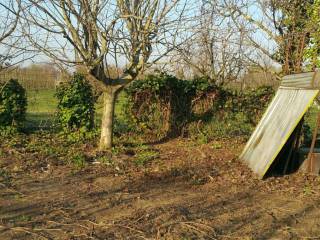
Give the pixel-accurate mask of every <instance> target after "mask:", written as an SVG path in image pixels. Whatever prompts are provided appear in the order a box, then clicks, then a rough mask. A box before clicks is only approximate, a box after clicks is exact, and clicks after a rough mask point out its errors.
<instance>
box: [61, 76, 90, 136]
mask: <svg viewBox="0 0 320 240" xmlns="http://www.w3.org/2000/svg"><path fill="white" fill-rule="evenodd" d="M56 97H57V98H58V101H59V102H58V120H59V123H60V124H61V127H62V129H63V131H65V132H70V131H79V132H81V133H86V132H87V131H90V130H92V128H93V126H94V103H95V99H94V96H93V93H92V88H91V85H90V84H89V82H88V81H87V80H86V79H85V77H84V76H83V75H81V74H74V75H73V76H72V77H71V79H70V80H69V81H67V82H64V83H61V85H60V86H59V87H58V88H57V92H56Z"/></svg>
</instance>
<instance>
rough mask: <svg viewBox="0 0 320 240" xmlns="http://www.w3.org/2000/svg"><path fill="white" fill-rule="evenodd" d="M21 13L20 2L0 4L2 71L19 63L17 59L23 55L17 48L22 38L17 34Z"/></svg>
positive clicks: (10, 1) (15, 0)
mask: <svg viewBox="0 0 320 240" xmlns="http://www.w3.org/2000/svg"><path fill="white" fill-rule="evenodd" d="M20 11H21V2H20V0H7V1H3V2H0V13H1V14H0V71H2V70H4V69H6V68H8V67H10V66H12V65H13V64H14V63H17V62H19V60H17V58H18V57H19V56H20V55H21V54H22V51H20V50H19V49H18V46H17V42H18V41H19V40H20V37H19V36H18V35H17V34H16V32H15V31H16V29H17V26H18V22H19V14H20Z"/></svg>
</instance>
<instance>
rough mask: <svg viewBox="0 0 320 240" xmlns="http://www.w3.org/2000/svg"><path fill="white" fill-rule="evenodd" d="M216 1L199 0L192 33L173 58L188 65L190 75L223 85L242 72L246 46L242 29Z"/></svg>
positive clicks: (245, 66) (244, 66)
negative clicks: (217, 6)
mask: <svg viewBox="0 0 320 240" xmlns="http://www.w3.org/2000/svg"><path fill="white" fill-rule="evenodd" d="M215 4H216V2H215V3H214V4H213V3H210V2H204V3H203V4H202V7H201V11H200V15H199V16H198V17H197V18H196V26H195V27H193V28H192V29H191V31H193V32H194V33H195V34H194V35H193V38H191V39H189V40H188V41H186V42H185V44H183V45H181V46H180V47H179V48H178V55H177V57H176V59H177V61H178V62H180V64H181V62H182V63H184V65H186V66H187V67H188V68H189V69H191V71H192V73H191V74H192V75H193V76H204V77H207V78H208V79H209V80H210V81H211V82H215V83H216V84H219V85H223V84H227V83H228V82H230V81H234V80H237V79H238V78H239V76H240V75H242V73H243V72H245V70H246V68H247V66H248V62H247V60H246V54H248V48H246V46H245V42H244V34H245V32H243V31H239V29H237V27H235V25H234V23H233V21H232V20H231V19H230V18H227V17H225V16H223V15H222V14H220V12H219V11H218V9H217V8H216V5H215ZM189 71H190V70H189ZM189 75H190V73H189Z"/></svg>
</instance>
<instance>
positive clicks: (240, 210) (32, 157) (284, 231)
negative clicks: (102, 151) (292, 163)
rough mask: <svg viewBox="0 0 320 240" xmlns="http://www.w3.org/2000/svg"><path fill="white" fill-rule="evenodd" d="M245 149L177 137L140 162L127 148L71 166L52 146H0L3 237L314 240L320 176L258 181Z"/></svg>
mask: <svg viewBox="0 0 320 240" xmlns="http://www.w3.org/2000/svg"><path fill="white" fill-rule="evenodd" d="M31 140H32V139H26V140H25V142H28V141H31ZM52 141H53V142H52V144H54V140H52ZM243 146H244V141H241V140H237V139H230V140H224V141H222V140H221V141H215V142H210V143H208V144H202V145H199V144H195V143H194V142H192V141H190V140H187V139H175V140H170V141H168V142H165V143H159V144H154V145H150V146H149V147H150V148H152V149H153V151H157V152H158V153H159V154H158V155H157V157H156V158H155V159H153V160H152V161H150V162H148V163H146V164H145V165H144V166H138V165H136V164H132V159H133V158H134V156H135V153H134V152H132V151H127V152H126V151H124V152H122V153H119V154H118V157H117V158H116V159H115V160H114V162H113V164H102V163H100V164H99V163H97V162H95V161H92V162H91V163H88V164H86V166H85V167H83V168H81V169H76V170H75V168H74V167H73V166H71V165H68V164H61V163H60V162H59V159H60V158H59V154H56V153H55V152H50V151H49V152H48V153H47V154H43V153H39V152H38V151H37V149H36V148H35V149H32V148H30V146H29V147H28V148H27V147H26V145H24V144H22V143H20V142H15V143H13V144H11V147H8V146H7V145H6V146H4V145H2V148H1V154H0V167H1V174H0V239H1V240H5V239H26V240H28V239H320V191H319V190H320V184H319V183H320V178H319V177H314V176H308V175H305V174H302V173H296V174H293V175H290V176H284V177H277V178H275V177H272V178H268V179H266V180H263V181H262V180H259V179H257V178H256V177H255V176H254V175H253V174H252V173H251V171H250V170H249V169H248V168H247V167H246V166H245V165H243V164H242V163H241V162H240V161H239V160H238V158H237V156H238V155H239V153H240V152H241V149H242V148H243ZM86 148H88V149H89V150H87V149H86ZM82 150H83V151H88V152H90V151H91V150H90V146H85V145H84V146H82ZM90 154H91V156H94V155H93V153H92V152H90ZM90 154H89V153H88V155H90ZM40 155H41V156H40ZM92 158H94V157H92Z"/></svg>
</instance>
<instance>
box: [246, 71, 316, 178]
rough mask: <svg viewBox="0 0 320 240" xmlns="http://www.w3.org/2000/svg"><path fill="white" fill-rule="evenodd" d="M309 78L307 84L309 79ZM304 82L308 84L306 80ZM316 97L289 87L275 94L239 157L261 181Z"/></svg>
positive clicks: (311, 93)
mask: <svg viewBox="0 0 320 240" xmlns="http://www.w3.org/2000/svg"><path fill="white" fill-rule="evenodd" d="M306 76H307V75H306ZM308 76H309V77H308V79H309V82H310V81H311V78H312V75H308ZM310 76H311V77H310ZM300 79H304V78H300ZM303 81H305V82H307V79H304V80H303ZM318 93H319V90H311V89H296V88H288V87H286V88H281V87H280V89H279V90H278V91H277V93H276V96H275V97H274V99H273V101H272V102H271V104H270V105H269V107H268V109H267V111H266V113H265V114H264V116H263V118H262V119H261V121H260V123H259V124H258V126H257V128H256V129H255V131H254V133H253V134H252V136H251V138H250V140H249V141H248V143H247V145H246V147H245V149H244V151H243V153H242V154H241V156H240V158H241V159H242V160H243V161H245V162H246V163H247V164H248V165H249V167H250V168H251V169H252V170H253V171H254V172H255V173H257V174H258V175H259V176H260V177H261V178H263V177H264V175H265V174H266V172H267V170H268V169H269V167H270V166H271V164H272V162H273V161H274V160H275V158H276V157H277V155H278V154H279V152H280V151H281V149H282V148H283V146H284V145H285V143H286V142H287V141H288V139H289V137H290V135H291V133H292V132H293V131H294V129H295V128H296V127H297V125H298V123H299V122H300V120H301V119H302V117H303V115H304V114H305V112H306V111H307V110H308V108H309V107H310V105H311V104H312V102H313V101H314V99H315V97H316V96H317V95H318Z"/></svg>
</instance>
